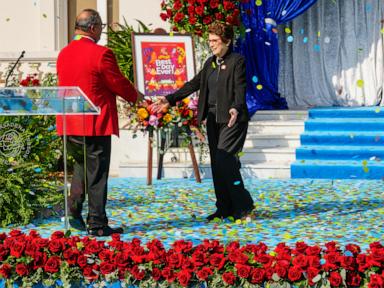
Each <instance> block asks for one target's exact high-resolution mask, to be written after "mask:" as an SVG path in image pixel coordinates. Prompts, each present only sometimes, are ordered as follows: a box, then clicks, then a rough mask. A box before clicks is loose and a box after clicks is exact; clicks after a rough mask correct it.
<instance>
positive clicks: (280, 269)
mask: <svg viewBox="0 0 384 288" xmlns="http://www.w3.org/2000/svg"><path fill="white" fill-rule="evenodd" d="M275 272H276V274H277V275H279V277H280V278H285V276H287V268H286V267H284V266H281V265H276V266H275Z"/></svg>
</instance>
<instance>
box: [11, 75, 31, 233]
mask: <svg viewBox="0 0 384 288" xmlns="http://www.w3.org/2000/svg"><path fill="white" fill-rule="evenodd" d="M28 78H29V77H27V81H28V82H29V79H30V78H29V79H28ZM9 235H10V236H11V237H18V236H21V235H24V234H23V232H21V230H17V229H16V230H12V231H11V232H9Z"/></svg>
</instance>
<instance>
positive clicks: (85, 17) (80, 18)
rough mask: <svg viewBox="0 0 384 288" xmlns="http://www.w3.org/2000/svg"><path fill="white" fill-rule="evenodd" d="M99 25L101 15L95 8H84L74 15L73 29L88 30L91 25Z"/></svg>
mask: <svg viewBox="0 0 384 288" xmlns="http://www.w3.org/2000/svg"><path fill="white" fill-rule="evenodd" d="M96 25H101V17H100V15H99V13H98V12H97V11H96V10H93V9H84V10H83V11H81V12H80V14H79V15H77V17H76V23H75V29H77V30H81V31H83V32H90V30H91V27H92V26H96Z"/></svg>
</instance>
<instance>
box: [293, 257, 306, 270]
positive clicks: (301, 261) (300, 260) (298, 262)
mask: <svg viewBox="0 0 384 288" xmlns="http://www.w3.org/2000/svg"><path fill="white" fill-rule="evenodd" d="M292 264H293V265H295V266H299V267H301V268H303V269H305V268H306V267H307V266H308V258H307V256H305V255H303V254H300V255H298V256H296V257H295V258H294V259H293V261H292Z"/></svg>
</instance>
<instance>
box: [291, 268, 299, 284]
mask: <svg viewBox="0 0 384 288" xmlns="http://www.w3.org/2000/svg"><path fill="white" fill-rule="evenodd" d="M288 279H289V280H290V281H292V282H296V281H299V280H300V279H301V268H300V267H297V266H293V267H290V268H289V270H288Z"/></svg>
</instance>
